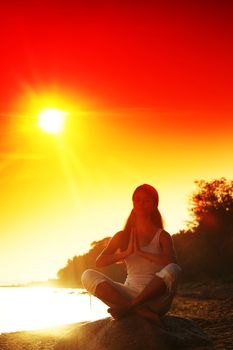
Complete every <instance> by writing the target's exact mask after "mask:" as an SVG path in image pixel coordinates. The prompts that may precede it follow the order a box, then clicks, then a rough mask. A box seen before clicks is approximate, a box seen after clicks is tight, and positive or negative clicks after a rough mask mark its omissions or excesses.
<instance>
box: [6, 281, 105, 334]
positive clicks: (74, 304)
mask: <svg viewBox="0 0 233 350" xmlns="http://www.w3.org/2000/svg"><path fill="white" fill-rule="evenodd" d="M108 315H109V314H108V313H107V307H106V306H105V305H104V304H103V303H102V302H101V301H99V300H98V299H97V298H95V297H90V296H89V295H88V294H84V293H83V290H82V289H65V288H50V287H43V288H24V287H21V288H18V287H17V288H15V287H13V288H9V287H3V288H0V333H1V332H14V331H20V330H33V329H40V328H46V327H53V326H58V325H63V324H69V323H75V322H81V321H89V320H96V319H99V318H102V317H107V316H108Z"/></svg>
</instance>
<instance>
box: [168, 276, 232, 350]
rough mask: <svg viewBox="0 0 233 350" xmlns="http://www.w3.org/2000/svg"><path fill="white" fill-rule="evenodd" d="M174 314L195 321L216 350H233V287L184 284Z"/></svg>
mask: <svg viewBox="0 0 233 350" xmlns="http://www.w3.org/2000/svg"><path fill="white" fill-rule="evenodd" d="M170 313H171V314H173V315H176V316H181V317H187V318H190V319H192V320H193V321H195V322H196V323H197V324H198V325H199V326H200V327H201V329H202V330H203V331H204V332H205V333H207V334H208V336H209V337H210V338H211V339H212V341H213V343H214V347H215V349H216V350H233V328H232V325H233V283H221V284H218V283H213V282H209V283H205V284H203V283H202V284H193V285H192V284H186V285H185V284H184V285H183V286H181V287H180V289H179V291H178V294H177V296H176V298H175V300H174V303H173V306H172V309H171V312H170Z"/></svg>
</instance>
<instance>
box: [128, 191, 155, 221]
mask: <svg viewBox="0 0 233 350" xmlns="http://www.w3.org/2000/svg"><path fill="white" fill-rule="evenodd" d="M133 208H134V213H135V214H136V215H144V216H150V214H151V213H152V212H153V211H154V210H155V203H154V200H153V198H152V196H150V194H148V193H147V191H143V190H138V191H136V192H135V193H134V196H133Z"/></svg>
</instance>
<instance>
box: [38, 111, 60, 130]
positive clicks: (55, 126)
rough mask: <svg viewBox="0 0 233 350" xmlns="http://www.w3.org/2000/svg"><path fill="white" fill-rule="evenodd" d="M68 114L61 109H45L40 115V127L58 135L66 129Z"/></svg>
mask: <svg viewBox="0 0 233 350" xmlns="http://www.w3.org/2000/svg"><path fill="white" fill-rule="evenodd" d="M66 116H67V112H64V111H61V110H59V109H52V108H48V109H44V110H43V111H41V112H40V113H39V126H40V128H41V129H43V130H44V131H46V132H49V133H53V134H58V133H59V132H61V131H62V130H63V128H64V122H65V117H66Z"/></svg>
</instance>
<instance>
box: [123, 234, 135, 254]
mask: <svg viewBox="0 0 233 350" xmlns="http://www.w3.org/2000/svg"><path fill="white" fill-rule="evenodd" d="M134 241H135V235H134V232H131V233H130V236H129V243H128V247H127V249H126V250H125V251H124V255H125V258H126V257H127V256H129V255H130V254H133V252H134Z"/></svg>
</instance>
